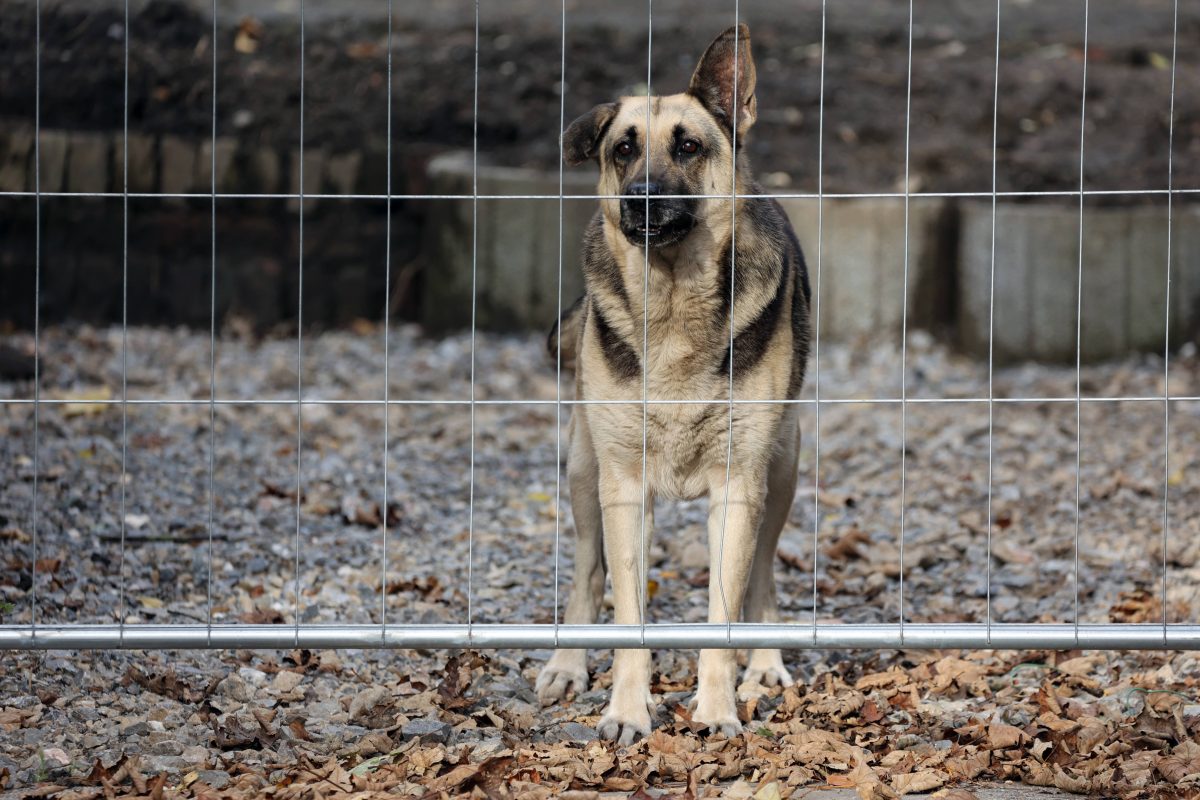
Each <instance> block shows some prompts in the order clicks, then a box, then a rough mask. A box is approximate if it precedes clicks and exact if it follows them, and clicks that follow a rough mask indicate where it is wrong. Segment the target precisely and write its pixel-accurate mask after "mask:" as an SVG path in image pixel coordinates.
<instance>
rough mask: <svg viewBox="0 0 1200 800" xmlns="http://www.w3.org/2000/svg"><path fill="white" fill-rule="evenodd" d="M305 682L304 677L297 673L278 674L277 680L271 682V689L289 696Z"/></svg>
mask: <svg viewBox="0 0 1200 800" xmlns="http://www.w3.org/2000/svg"><path fill="white" fill-rule="evenodd" d="M303 681H304V676H303V675H301V674H299V673H296V672H288V671H286V670H285V671H283V672H277V673H275V680H273V681H271V689H272V690H273V691H276V692H279V693H280V694H287V693H288V692H290V691H293V690H294V689H295V688H296V687H297V686H299V685H300V684H301V683H302V682H303Z"/></svg>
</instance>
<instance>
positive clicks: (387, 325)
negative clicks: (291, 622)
mask: <svg viewBox="0 0 1200 800" xmlns="http://www.w3.org/2000/svg"><path fill="white" fill-rule="evenodd" d="M387 15H388V20H387V145H386V146H385V147H386V151H387V177H386V181H387V200H386V201H385V203H384V215H383V216H384V219H383V497H381V498H380V501H379V502H380V505H379V518H380V528H381V531H380V537H381V538H382V539H383V542H382V553H381V557H380V563H379V636H380V638H384V639H386V638H387V595H388V581H387V577H388V439H389V437H390V434H391V431H390V428H389V419H388V418H389V416H390V414H391V406H390V405H389V402H388V401H389V400H391V375H390V373H389V367H390V355H391V351H390V345H391V316H392V315H391V303H392V0H388V5H387Z"/></svg>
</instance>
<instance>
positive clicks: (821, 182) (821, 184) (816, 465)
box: [812, 0, 826, 642]
mask: <svg viewBox="0 0 1200 800" xmlns="http://www.w3.org/2000/svg"><path fill="white" fill-rule="evenodd" d="M825 6H826V0H821V76H820V79H819V81H820V83H819V86H818V94H819V100H818V106H817V108H818V110H817V279H816V281H815V283H814V284H813V293H812V296H813V297H814V298H816V305H815V309H814V311H815V313H814V320H813V332H814V342H815V344H814V345H813V362H814V363H815V364H816V368H815V369H814V370H813V397H814V400H815V402H814V403H813V412H814V413H815V414H816V423H815V428H816V444H815V450H814V453H813V535H812V638H813V641H814V642H816V641H817V560H818V558H819V557H820V552H819V551H818V549H817V546H818V539H819V538H820V531H821V266H822V260H823V259H824V245H825V241H824V240H825V11H826V8H825Z"/></svg>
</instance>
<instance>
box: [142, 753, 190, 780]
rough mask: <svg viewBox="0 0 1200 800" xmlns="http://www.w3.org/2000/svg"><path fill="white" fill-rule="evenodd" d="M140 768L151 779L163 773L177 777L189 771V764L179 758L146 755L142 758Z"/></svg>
mask: <svg viewBox="0 0 1200 800" xmlns="http://www.w3.org/2000/svg"><path fill="white" fill-rule="evenodd" d="M140 767H141V770H142V772H143V773H145V774H146V775H147V777H153V776H155V775H158V774H160V773H163V772H166V773H168V774H172V775H178V774H180V773H183V772H186V771H187V770H189V769H191V764H189V763H188V762H187V761H185V760H184V759H182V758H180V757H179V756H160V755H147V756H143V757H142V760H141V764H140Z"/></svg>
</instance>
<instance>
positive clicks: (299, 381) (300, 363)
mask: <svg viewBox="0 0 1200 800" xmlns="http://www.w3.org/2000/svg"><path fill="white" fill-rule="evenodd" d="M299 159H300V165H299V172H298V177H299V186H298V189H299V192H300V199H299V211H298V212H297V213H298V217H299V231H298V234H299V247H298V248H297V251H298V259H297V273H298V274H297V278H298V283H297V291H296V294H297V298H296V536H295V541H294V542H293V544H292V549H293V550H294V552H293V559H294V561H293V567H292V578H293V580H294V581H295V583H294V585H293V586H292V594H293V596H294V597H295V605H296V611H295V625H296V641H295V644H296V646H297V647H299V646H300V502H301V498H302V496H303V486H304V483H303V481H304V477H303V476H304V471H303V460H302V456H303V452H304V427H303V426H304V418H303V408H304V403H303V402H301V401H302V400H303V399H304V0H300V150H299Z"/></svg>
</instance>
